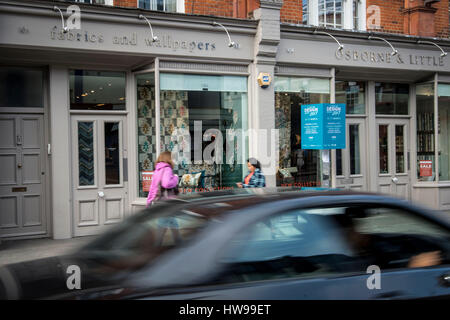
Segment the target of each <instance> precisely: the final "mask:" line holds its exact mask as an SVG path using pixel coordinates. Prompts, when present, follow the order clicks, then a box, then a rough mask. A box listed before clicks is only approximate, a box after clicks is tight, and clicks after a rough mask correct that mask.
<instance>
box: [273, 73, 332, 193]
mask: <svg viewBox="0 0 450 320" xmlns="http://www.w3.org/2000/svg"><path fill="white" fill-rule="evenodd" d="M328 102H330V81H329V80H327V79H315V78H294V77H275V128H276V129H278V130H279V139H280V140H279V141H280V155H279V164H278V166H279V168H280V169H285V168H293V171H291V172H293V173H292V176H293V177H294V182H295V183H296V185H301V186H305V187H306V186H309V187H311V186H320V184H321V179H320V177H321V175H320V151H319V150H303V149H301V105H303V104H313V103H328ZM283 183H284V182H283V181H280V180H279V181H277V185H278V186H280V185H281V184H283Z"/></svg>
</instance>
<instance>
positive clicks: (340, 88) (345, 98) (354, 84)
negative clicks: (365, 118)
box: [335, 81, 366, 114]
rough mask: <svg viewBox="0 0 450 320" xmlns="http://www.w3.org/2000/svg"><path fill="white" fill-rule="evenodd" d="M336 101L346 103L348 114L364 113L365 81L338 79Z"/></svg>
mask: <svg viewBox="0 0 450 320" xmlns="http://www.w3.org/2000/svg"><path fill="white" fill-rule="evenodd" d="M335 87H336V103H345V104H346V113H347V114H364V113H365V112H366V111H365V107H366V104H365V83H364V82H360V81H336V84H335Z"/></svg>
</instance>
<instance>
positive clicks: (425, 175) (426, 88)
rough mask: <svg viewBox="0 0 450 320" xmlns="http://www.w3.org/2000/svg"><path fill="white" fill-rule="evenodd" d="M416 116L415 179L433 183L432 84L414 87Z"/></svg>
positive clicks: (434, 162)
mask: <svg viewBox="0 0 450 320" xmlns="http://www.w3.org/2000/svg"><path fill="white" fill-rule="evenodd" d="M416 114H417V115H416V117H417V135H416V145H417V178H418V180H419V181H435V180H436V169H435V165H436V160H435V147H434V84H432V83H426V84H420V85H417V86H416Z"/></svg>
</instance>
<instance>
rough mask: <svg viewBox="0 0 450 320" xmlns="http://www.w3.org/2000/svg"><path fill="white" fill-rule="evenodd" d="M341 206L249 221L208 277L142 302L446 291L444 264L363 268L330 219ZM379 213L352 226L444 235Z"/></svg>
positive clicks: (402, 214)
mask: <svg viewBox="0 0 450 320" xmlns="http://www.w3.org/2000/svg"><path fill="white" fill-rule="evenodd" d="M346 209H347V208H346V207H328V208H316V209H308V210H305V209H303V210H291V211H289V212H284V213H281V214H278V215H276V216H272V217H270V218H269V219H264V220H261V221H258V222H257V223H253V224H252V225H249V226H247V227H246V228H244V230H243V231H242V232H240V233H238V234H234V235H231V236H230V239H232V240H231V241H230V242H229V245H228V246H227V247H226V248H224V249H223V250H221V251H220V252H218V255H217V260H218V264H217V266H216V268H217V273H216V274H215V275H214V276H213V277H210V278H209V279H208V280H205V281H204V282H203V283H198V284H197V285H191V286H189V288H174V289H171V290H162V291H159V290H158V291H154V292H153V293H152V295H149V296H147V297H146V298H147V299H226V300H228V299H258V300H259V299H261V300H271V299H369V300H370V299H408V298H428V297H434V298H439V297H446V296H448V295H449V294H450V291H449V290H450V289H449V287H448V283H447V281H448V275H449V273H450V268H449V265H448V260H442V262H441V263H440V264H438V265H434V266H429V267H402V266H401V264H399V263H398V262H397V264H395V263H394V264H393V265H392V266H391V267H389V268H387V269H381V268H378V267H379V266H377V265H373V264H368V263H367V262H366V261H365V260H364V259H362V258H361V257H360V256H359V254H358V253H357V251H356V250H354V248H353V246H352V244H351V241H349V240H348V239H347V238H346V236H345V235H344V233H343V232H342V231H343V229H342V228H341V226H339V225H338V224H337V223H336V222H335V218H334V217H335V216H336V215H344V214H345V212H346ZM383 210H384V211H383ZM383 210H382V208H377V209H376V210H375V209H373V210H372V211H370V212H369V213H370V215H369V216H368V217H366V218H365V219H367V220H365V221H364V222H365V223H363V224H361V223H359V224H358V228H359V230H358V231H360V232H364V233H376V232H378V233H380V232H381V231H382V232H383V233H388V234H389V233H390V234H391V235H393V236H394V235H395V236H397V235H399V236H403V235H405V234H411V233H412V234H417V233H419V234H421V235H425V236H431V237H436V235H439V236H438V237H437V238H436V239H441V240H442V241H445V240H444V239H448V230H446V229H445V228H441V227H440V226H438V225H436V224H433V223H430V222H429V221H426V220H424V219H422V218H420V217H419V216H417V215H416V214H415V213H414V212H409V211H405V210H398V209H396V211H395V210H394V209H392V208H384V209H383ZM392 210H394V211H392ZM411 217H413V218H411ZM380 221H381V222H382V223H381V224H380ZM439 244H441V245H443V247H445V245H448V243H447V244H445V243H444V242H442V243H439ZM386 250H389V247H387V248H386ZM443 250H444V249H443ZM386 254H388V252H386ZM443 254H444V252H443ZM447 254H448V252H447ZM398 255H399V257H398V258H399V259H400V260H401V259H403V258H404V257H401V252H400V253H399V254H398ZM445 279H447V280H445Z"/></svg>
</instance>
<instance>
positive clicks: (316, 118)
mask: <svg viewBox="0 0 450 320" xmlns="http://www.w3.org/2000/svg"><path fill="white" fill-rule="evenodd" d="M301 126H302V129H301V137H302V149H322V150H323V149H345V147H346V146H345V104H344V103H321V104H310V105H302V106H301Z"/></svg>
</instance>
